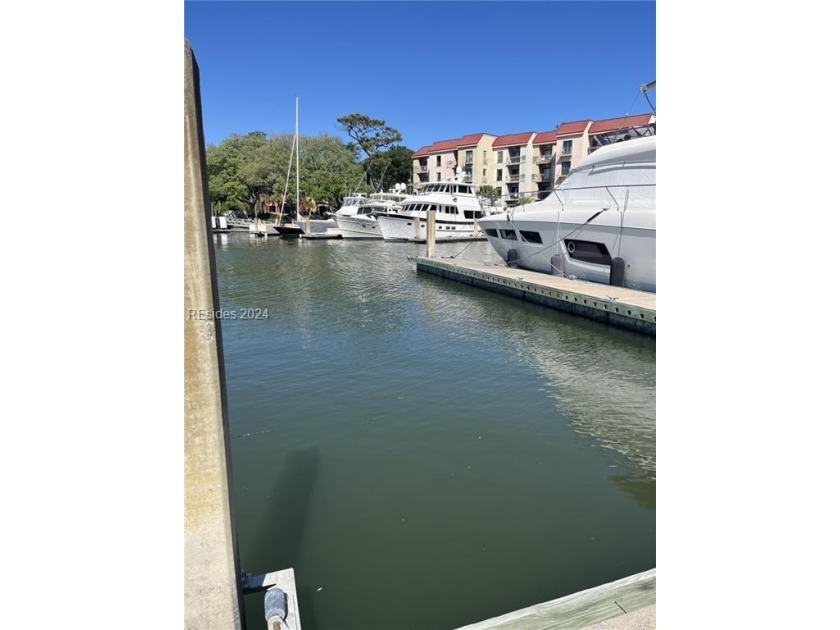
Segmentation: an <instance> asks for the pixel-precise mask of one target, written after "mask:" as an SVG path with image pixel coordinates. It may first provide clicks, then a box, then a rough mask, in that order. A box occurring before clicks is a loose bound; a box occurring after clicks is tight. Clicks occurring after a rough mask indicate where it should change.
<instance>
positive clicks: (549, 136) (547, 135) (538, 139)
mask: <svg viewBox="0 0 840 630" xmlns="http://www.w3.org/2000/svg"><path fill="white" fill-rule="evenodd" d="M555 140H557V130H556V129H552V130H551V131H541V132H539V133H538V134H537V135H536V136H534V142H533V143H532V144H554V141H555Z"/></svg>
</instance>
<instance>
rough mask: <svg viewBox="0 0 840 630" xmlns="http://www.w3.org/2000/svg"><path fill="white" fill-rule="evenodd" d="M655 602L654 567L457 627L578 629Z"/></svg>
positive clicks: (476, 629) (478, 629) (481, 629)
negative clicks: (607, 582)
mask: <svg viewBox="0 0 840 630" xmlns="http://www.w3.org/2000/svg"><path fill="white" fill-rule="evenodd" d="M654 604H656V569H650V570H648V571H644V572H642V573H637V574H636V575H631V576H629V577H626V578H623V579H621V580H616V581H615V582H610V583H609V584H603V585H601V586H596V587H595V588H590V589H588V590H585V591H581V592H579V593H573V594H572V595H567V596H566V597H561V598H560V599H555V600H552V601H549V602H544V603H542V604H536V605H534V606H530V607H528V608H523V609H521V610H517V611H514V612H511V613H508V614H506V615H502V616H500V617H494V618H492V619H487V620H485V621H480V622H478V623H474V624H471V625H469V626H463V627H462V628H459V629H458V630H491V629H492V630H525V629H526V628H527V629H528V630H581V629H582V628H586V627H588V626H591V625H592V624H595V623H598V622H601V621H605V620H607V619H612V618H614V617H618V616H621V615H625V614H627V613H630V612H633V611H636V610H640V609H642V608H647V607H649V606H652V605H654Z"/></svg>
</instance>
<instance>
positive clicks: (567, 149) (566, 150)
mask: <svg viewBox="0 0 840 630" xmlns="http://www.w3.org/2000/svg"><path fill="white" fill-rule="evenodd" d="M571 152H572V141H571V140H563V155H569V154H570V153H571Z"/></svg>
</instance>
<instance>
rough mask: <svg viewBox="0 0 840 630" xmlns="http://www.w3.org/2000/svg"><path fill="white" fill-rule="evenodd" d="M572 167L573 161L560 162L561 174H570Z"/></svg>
mask: <svg viewBox="0 0 840 630" xmlns="http://www.w3.org/2000/svg"><path fill="white" fill-rule="evenodd" d="M571 168H572V163H571V162H560V174H561V175H568V174H569V170H571Z"/></svg>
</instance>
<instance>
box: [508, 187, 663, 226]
mask: <svg viewBox="0 0 840 630" xmlns="http://www.w3.org/2000/svg"><path fill="white" fill-rule="evenodd" d="M640 189H653V190H655V189H656V184H620V185H613V186H576V187H574V188H564V189H563V190H562V191H560V190H558V188H553V189H550V190H545V189H543V190H540V189H536V190H527V191H522V190H520V191H519V192H517V193H509V194H507V195H502V196H501V197H499V199H500V200H501V201H502V202H503V203H504V204H505V205H506V206H507V209H509V210H510V212H511V218H513V215H514V213H515V212H516V211H517V208H522V207H524V206H525V205H528V204H530V203H534V202H537V201H544V200H546V199H548V197H549V196H551V195H553V196H555V197H556V198H557V201H558V202H559V203H560V208H561V211H562V209H563V207H564V206H565V205H566V203H567V202H566V203H564V201H563V199H561V198H560V195H559V193H560V192H571V191H596V190H603V191H604V195H603V197H601V198H600V199H599V198H598V197H597V196H591V197H587V198H585V199H581V200H579V201H578V202H575V203H576V204H577V203H585V204H586V205H592V206H593V207H599V209H601V210H621V209H623V208H626V207H627V203H628V201H629V199H630V195H631V194H632V192H633V191H637V190H640ZM520 211H521V210H520Z"/></svg>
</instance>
